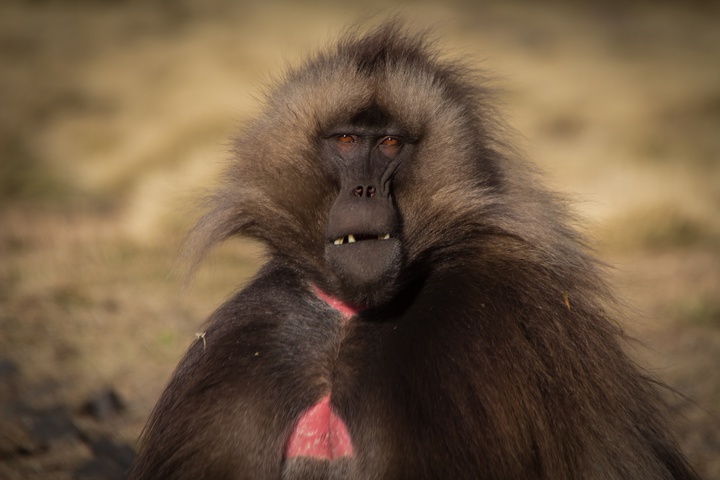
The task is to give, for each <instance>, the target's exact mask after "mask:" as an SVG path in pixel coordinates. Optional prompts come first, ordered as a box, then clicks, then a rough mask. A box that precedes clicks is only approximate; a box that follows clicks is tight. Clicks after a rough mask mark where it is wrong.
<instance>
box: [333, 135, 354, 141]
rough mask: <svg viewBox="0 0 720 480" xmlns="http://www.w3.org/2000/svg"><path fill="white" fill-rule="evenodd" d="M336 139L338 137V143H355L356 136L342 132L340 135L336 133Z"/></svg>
mask: <svg viewBox="0 0 720 480" xmlns="http://www.w3.org/2000/svg"><path fill="white" fill-rule="evenodd" d="M337 139H338V142H340V143H355V142H357V138H356V137H355V135H347V134H342V135H338V136H337Z"/></svg>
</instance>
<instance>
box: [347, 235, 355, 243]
mask: <svg viewBox="0 0 720 480" xmlns="http://www.w3.org/2000/svg"><path fill="white" fill-rule="evenodd" d="M348 243H355V237H353V236H352V234H350V235H348Z"/></svg>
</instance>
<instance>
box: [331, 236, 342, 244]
mask: <svg viewBox="0 0 720 480" xmlns="http://www.w3.org/2000/svg"><path fill="white" fill-rule="evenodd" d="M333 243H334V244H335V245H342V244H343V237H340V238H338V239H337V240H335V241H334V242H333Z"/></svg>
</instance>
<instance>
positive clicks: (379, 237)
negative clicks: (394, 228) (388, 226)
mask: <svg viewBox="0 0 720 480" xmlns="http://www.w3.org/2000/svg"><path fill="white" fill-rule="evenodd" d="M388 238H390V234H389V233H386V234H385V235H378V240H387V239H388Z"/></svg>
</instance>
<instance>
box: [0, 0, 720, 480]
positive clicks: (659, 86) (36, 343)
mask: <svg viewBox="0 0 720 480" xmlns="http://www.w3.org/2000/svg"><path fill="white" fill-rule="evenodd" d="M298 5H299V4H297V3H291V2H288V3H268V4H266V5H265V6H259V4H250V3H248V4H241V3H240V2H231V1H229V0H214V1H212V2H204V3H201V2H197V5H196V4H194V3H192V2H190V1H189V0H188V1H184V2H182V1H181V2H175V3H171V2H156V3H148V2H132V1H114V2H111V1H107V2H101V1H91V0H87V1H83V2H62V1H42V2H39V1H33V2H30V1H28V2H19V1H16V2H13V1H10V2H3V3H2V5H0V105H1V106H2V107H1V108H0V478H7V479H15V478H31V479H47V478H58V479H64V478H76V477H81V478H119V477H120V475H121V474H120V472H121V471H122V469H123V467H124V466H125V465H126V464H127V461H128V458H129V456H130V455H131V450H130V448H131V447H132V446H134V445H135V442H136V439H137V436H138V434H139V432H140V430H141V428H142V425H143V423H144V420H145V418H146V417H147V415H148V413H149V410H150V409H151V408H152V405H153V404H154V401H155V400H156V398H157V395H158V393H159V391H160V389H161V388H162V386H163V384H164V382H165V381H166V380H167V378H168V375H169V374H170V372H171V370H172V368H173V366H174V364H175V363H176V362H177V360H178V359H179V357H180V355H182V352H183V351H184V350H185V349H186V348H187V346H188V345H189V343H190V342H193V341H197V339H196V337H195V333H196V332H197V331H198V329H199V328H200V325H201V323H202V321H203V320H204V318H205V317H206V316H207V315H208V313H210V312H211V311H212V309H213V308H214V307H215V306H217V305H218V304H219V303H220V302H221V301H222V300H223V299H224V298H225V297H227V296H228V295H229V294H230V293H231V292H232V291H233V290H234V289H235V288H237V287H238V286H239V285H242V283H243V282H244V281H245V280H246V279H247V278H248V277H249V276H250V275H252V273H253V272H254V271H255V269H256V268H257V266H258V265H259V264H260V263H261V261H262V249H261V248H260V247H259V246H258V245H254V244H252V243H249V242H243V241H238V242H235V243H232V244H228V245H226V246H224V247H222V248H221V249H219V250H218V251H217V252H216V253H215V254H214V255H213V256H212V257H211V258H210V260H209V261H208V262H207V264H206V265H205V266H204V267H203V269H202V270H201V271H200V273H199V275H198V276H197V277H196V279H195V281H194V282H193V284H192V285H190V286H183V284H182V282H181V280H180V279H179V278H178V276H177V275H174V274H173V264H174V259H175V254H176V252H177V249H178V248H179V246H180V244H181V242H182V238H183V235H184V232H185V231H186V230H187V228H188V227H189V226H190V224H191V222H192V218H194V215H195V212H196V210H195V209H196V207H197V205H198V202H197V199H198V198H199V197H200V196H202V194H203V192H204V191H205V189H206V188H208V187H209V186H211V185H212V183H213V179H214V178H215V175H216V174H217V172H218V169H219V168H221V167H222V164H223V161H224V160H225V159H226V158H227V156H228V154H227V141H228V139H229V138H230V136H231V135H232V132H233V131H234V130H235V129H236V128H237V126H238V124H240V123H241V122H242V121H243V120H244V119H246V118H248V117H249V116H251V115H252V113H253V112H255V111H257V102H256V100H255V97H256V96H257V94H258V92H259V91H260V85H262V83H263V82H265V81H266V80H267V79H268V78H272V77H273V76H276V75H279V74H280V73H281V72H282V68H283V65H284V63H285V62H286V61H289V62H291V63H292V62H297V61H298V59H299V58H300V57H301V56H302V55H303V54H305V53H308V52H311V51H313V50H314V49H316V48H318V47H320V46H322V45H323V44H324V43H325V42H326V41H327V40H328V39H329V38H331V37H332V36H333V35H334V34H336V33H337V32H339V31H340V30H342V28H343V26H345V25H347V24H349V23H351V22H352V21H354V20H356V19H357V18H360V17H361V16H365V17H367V16H368V14H367V12H368V11H369V12H375V11H378V12H380V17H382V15H386V14H388V13H390V14H393V13H400V14H401V15H404V16H406V17H408V18H409V19H410V23H411V24H413V25H414V24H418V25H420V26H433V27H435V28H436V33H437V35H438V36H439V37H440V38H441V39H442V41H441V44H442V46H443V47H445V48H446V49H447V50H448V51H451V52H453V51H454V52H460V55H464V56H466V60H467V61H468V62H470V63H476V64H477V65H478V66H479V67H480V68H483V69H486V70H488V71H489V72H491V73H492V74H493V75H494V76H495V78H496V83H497V84H498V85H500V86H502V88H503V89H504V92H503V94H502V98H503V101H504V104H505V105H504V110H505V111H506V112H507V114H508V120H509V122H510V123H511V125H513V126H514V127H515V128H516V130H518V131H519V132H520V135H518V141H519V142H520V143H521V144H522V145H523V147H524V149H525V150H526V151H527V152H528V155H529V156H530V157H531V158H532V159H533V160H535V161H537V163H539V164H540V166H541V167H542V168H543V169H544V170H546V171H547V172H548V177H547V178H548V180H547V181H548V183H549V184H550V185H552V186H553V188H556V189H559V190H561V191H564V192H567V193H569V194H571V195H573V196H574V197H575V198H576V199H577V210H578V211H579V212H580V213H581V214H582V215H584V216H586V217H587V218H588V219H589V226H588V231H589V233H590V235H591V236H593V237H594V238H596V239H597V240H598V243H597V245H598V250H599V252H600V255H601V257H602V258H604V259H605V260H607V261H608V262H609V263H610V264H612V265H614V266H615V270H614V271H613V275H614V282H615V284H616V285H617V288H618V291H619V293H620V294H621V295H622V296H623V297H624V298H625V299H626V300H627V302H628V303H629V304H630V305H631V306H632V310H631V312H632V313H631V315H630V317H629V318H630V320H629V322H628V325H627V328H628V329H629V330H630V331H631V332H633V333H634V334H635V336H636V337H638V338H639V339H640V340H641V342H642V343H643V344H644V347H642V348H638V349H637V350H634V351H633V352H632V354H633V355H636V356H637V358H638V361H640V362H641V363H643V365H645V366H646V368H648V369H649V370H651V371H652V372H653V373H654V374H655V375H657V376H658V377H660V378H661V379H662V380H663V381H665V382H667V383H668V384H669V385H671V386H672V387H674V388H676V389H677V390H679V391H680V392H683V393H684V394H685V395H686V396H677V395H672V394H668V399H669V402H670V404H671V407H672V410H671V415H672V419H673V421H674V423H675V425H676V427H677V431H678V435H679V439H680V441H681V443H682V445H683V447H684V448H685V450H686V451H687V453H688V455H689V456H690V458H691V460H692V461H693V463H694V464H695V465H696V466H697V468H698V470H699V471H700V472H701V473H702V474H703V475H704V477H705V478H707V479H720V433H718V432H720V419H719V417H718V415H720V135H719V134H718V132H720V62H718V61H717V59H718V58H720V12H719V11H718V10H717V9H713V8H714V7H713V6H711V5H710V4H707V5H705V4H704V3H702V2H697V3H693V4H692V5H690V6H689V7H688V6H685V7H683V8H680V7H678V6H674V5H673V4H671V3H660V4H657V3H655V4H653V5H652V6H651V5H645V4H642V3H640V4H625V3H624V4H622V5H620V4H618V5H606V6H604V7H599V6H596V7H593V8H587V7H586V8H584V9H581V8H579V7H573V6H572V5H573V4H571V3H568V4H564V3H556V4H551V5H552V6H550V7H548V4H547V3H543V4H542V6H541V5H540V4H539V3H537V2H535V3H532V2H527V3H524V2H518V1H515V2H502V3H500V2H498V3H487V4H485V5H480V4H477V5H476V4H474V3H471V2H460V1H458V2H456V3H453V2H450V3H448V2H444V3H443V5H442V6H440V5H439V4H437V5H436V4H434V3H423V2H411V5H410V6H408V5H403V4H397V5H396V7H395V8H393V9H390V10H388V9H387V8H385V7H382V5H385V4H384V3H382V2H379V1H378V2H375V4H374V3H373V2H371V3H370V5H369V6H368V3H366V2H364V3H363V4H362V6H360V5H357V6H350V7H348V6H345V5H339V4H336V3H332V2H321V1H315V2H309V3H306V4H303V8H299V6H298ZM363 10H364V11H363Z"/></svg>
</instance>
